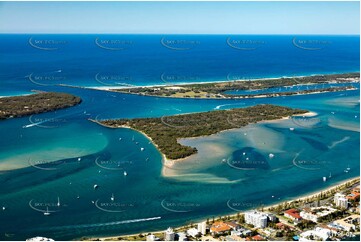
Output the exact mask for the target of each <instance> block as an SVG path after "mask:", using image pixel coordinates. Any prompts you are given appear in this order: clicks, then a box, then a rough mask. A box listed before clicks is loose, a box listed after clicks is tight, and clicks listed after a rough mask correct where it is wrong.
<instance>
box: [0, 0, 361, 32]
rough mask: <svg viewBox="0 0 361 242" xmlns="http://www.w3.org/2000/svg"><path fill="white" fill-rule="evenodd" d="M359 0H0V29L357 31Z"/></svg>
mask: <svg viewBox="0 0 361 242" xmlns="http://www.w3.org/2000/svg"><path fill="white" fill-rule="evenodd" d="M359 19H360V6H359V2H358V1H356V2H0V33H96V34H101V33H117V34H126V33H130V34H133V33H134V34H335V35H349V34H351V35H353V34H358V35H359V34H360V20H359Z"/></svg>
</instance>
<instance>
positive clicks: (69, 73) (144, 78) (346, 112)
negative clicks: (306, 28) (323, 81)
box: [0, 35, 360, 240]
mask: <svg viewBox="0 0 361 242" xmlns="http://www.w3.org/2000/svg"><path fill="white" fill-rule="evenodd" d="M3 37H4V38H2V39H1V40H0V43H1V45H0V52H1V54H2V55H1V56H2V57H3V58H1V59H0V66H1V67H0V68H1V69H0V70H1V74H0V78H1V83H0V84H1V86H0V87H1V88H0V96H4V95H19V94H27V93H29V92H30V91H31V90H33V89H36V90H38V89H40V90H53V91H64V92H69V93H72V94H74V95H78V96H80V97H81V98H82V100H83V102H82V103H81V104H80V105H78V106H76V107H72V108H68V109H65V110H59V111H56V112H51V113H44V114H39V115H33V116H31V117H24V118H17V119H9V120H4V121H1V123H0V135H1V139H0V170H1V171H0V183H1V184H2V186H1V189H0V207H2V206H4V207H5V208H6V209H5V210H1V211H0V239H1V240H24V239H26V238H28V237H32V236H39V235H41V236H47V237H51V238H54V239H62V240H66V239H74V238H79V237H82V236H109V235H116V234H128V233H139V232H145V231H152V230H160V229H165V228H167V227H169V226H179V225H183V224H187V223H189V222H191V221H193V222H195V221H197V220H201V219H205V218H207V217H212V216H219V215H223V214H230V213H235V212H236V211H244V210H247V209H250V208H253V207H257V206H259V205H260V204H273V203H277V202H279V201H283V200H286V199H289V198H293V197H297V196H300V195H303V194H307V193H310V192H313V191H316V190H318V189H322V188H326V187H328V186H331V185H333V184H335V183H338V182H341V181H344V180H346V179H349V178H352V177H356V176H359V169H360V163H359V160H360V155H359V147H360V138H359V121H360V120H359V117H360V112H359V108H360V103H359V99H360V96H359V90H356V91H347V92H336V93H323V94H313V95H308V96H304V95H299V96H293V97H279V98H260V99H245V100H184V99H173V98H156V97H144V96H137V95H126V94H120V93H111V92H103V91H96V90H85V89H75V88H66V87H60V86H55V85H54V84H59V83H58V81H55V82H54V81H53V80H62V82H63V83H65V84H74V85H81V86H89V85H91V86H95V85H98V86H99V85H100V84H99V82H96V81H95V79H94V76H95V75H96V74H97V73H100V74H101V75H103V76H107V75H108V76H111V75H115V76H118V77H127V76H128V75H130V76H131V77H132V78H130V79H125V80H128V81H129V80H131V83H128V84H133V85H143V84H147V85H149V84H164V83H165V81H164V78H163V79H162V78H160V77H161V76H162V74H164V73H165V74H166V76H167V77H168V78H166V81H168V82H171V83H173V82H187V81H192V82H193V81H196V82H197V81H213V80H226V79H227V78H230V77H231V79H233V77H237V76H238V77H242V78H245V79H247V78H260V77H277V76H290V75H292V76H293V75H306V74H315V73H342V72H349V71H359V55H358V53H359V37H358V36H354V37H339V38H338V37H327V38H331V39H332V43H333V44H332V45H330V46H327V47H326V48H324V49H322V50H321V51H314V52H309V51H308V52H307V51H302V50H300V49H298V48H295V46H293V45H292V41H291V40H292V36H268V37H266V38H267V41H268V42H267V43H269V45H267V46H268V47H271V48H268V47H267V46H265V47H264V48H259V50H257V51H255V52H239V51H234V50H232V49H231V48H229V46H227V45H226V44H225V42H224V39H225V36H213V37H210V36H203V37H200V36H196V37H194V36H188V37H187V38H191V39H192V38H200V39H201V43H204V45H200V46H199V48H194V49H192V50H190V51H188V52H181V53H179V52H172V51H170V50H169V49H167V48H164V47H162V46H160V45H159V36H138V37H134V36H130V37H132V38H135V39H136V40H137V41H138V42H137V41H135V43H143V44H144V45H141V46H140V47H139V48H132V49H129V52H116V53H115V52H106V51H105V50H103V49H99V48H97V47H94V46H93V42H94V41H93V40H94V36H85V37H79V36H65V37H64V36H57V37H56V38H66V39H67V41H69V45H66V46H62V47H61V48H60V49H59V51H57V52H43V51H39V50H36V49H33V48H31V47H29V46H27V44H26V43H27V41H28V38H29V36H12V35H9V36H3ZM35 37H37V38H44V37H43V36H35ZM46 37H48V36H46ZM106 37H109V36H106ZM111 37H112V38H115V37H116V36H115V37H114V36H111ZM128 37H129V36H128ZM128 37H127V38H128ZM168 37H169V36H168ZM238 37H239V36H238ZM263 37H264V36H263ZM82 38H84V39H82ZM109 38H110V37H109ZM122 38H124V36H122ZM169 38H174V36H173V37H171V36H170V37H169ZM257 38H261V37H257ZM310 38H311V37H310ZM145 43H146V44H145ZM281 50H282V51H281ZM270 63H273V64H270ZM19 66H21V68H19ZM180 67H182V68H180ZM60 70H61V71H60ZM126 70H130V71H129V72H127V71H126ZM31 73H33V76H32V77H34V78H38V79H36V80H37V81H38V82H39V81H42V82H40V84H45V85H39V84H35V83H34V82H31V80H30V79H29V74H31ZM41 77H42V78H41ZM175 77H178V78H175ZM174 80H175V81H174ZM116 81H119V80H118V79H116ZM121 81H124V78H121ZM107 84H108V85H114V80H113V79H111V80H109V83H107ZM263 103H270V104H277V105H284V106H288V107H293V108H303V109H307V110H310V111H313V112H316V113H317V114H318V116H315V117H310V118H303V117H300V118H297V119H296V118H295V119H292V120H284V121H281V122H276V123H273V122H271V123H261V124H255V125H249V126H247V127H244V128H241V129H235V130H230V131H226V132H222V133H220V134H217V135H212V136H209V137H202V138H196V139H185V140H181V141H180V142H182V143H184V144H189V145H194V146H196V147H197V148H198V150H199V153H198V155H195V156H192V157H190V158H189V160H187V161H184V162H182V163H177V164H172V165H173V166H168V165H167V166H164V167H163V165H162V161H161V155H160V154H159V152H158V151H157V150H156V148H155V147H154V145H153V144H151V143H149V140H148V139H147V138H146V137H144V136H143V135H142V134H140V133H138V132H135V131H133V130H129V129H109V128H105V127H102V126H99V125H97V124H95V123H93V122H90V121H89V120H88V119H89V118H92V119H98V120H101V119H107V118H134V117H161V116H163V115H172V114H180V113H188V112H201V111H209V110H219V109H228V108H236V107H247V106H252V105H256V104H263ZM290 128H294V130H293V131H292V130H290ZM141 148H144V150H143V151H142V149H141ZM243 152H245V153H246V154H245V155H243ZM270 153H272V154H273V155H274V157H273V158H271V157H270V156H269V155H270ZM244 156H245V157H244ZM247 158H248V160H247ZM347 168H349V170H348V169H347ZM345 171H347V172H345ZM124 172H126V173H127V176H124ZM162 172H163V173H164V176H163V175H162ZM330 174H331V177H329V176H330ZM324 176H326V177H327V181H326V182H323V181H322V177H324ZM94 185H98V188H97V189H94ZM58 199H59V200H58ZM58 202H59V205H58ZM47 209H48V210H49V211H50V212H51V215H50V216H44V215H43V213H44V211H46V210H47Z"/></svg>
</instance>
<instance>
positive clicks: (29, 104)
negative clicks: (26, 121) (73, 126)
mask: <svg viewBox="0 0 361 242" xmlns="http://www.w3.org/2000/svg"><path fill="white" fill-rule="evenodd" d="M79 103H81V99H80V98H79V97H76V96H73V95H71V94H67V93H60V92H39V93H36V94H31V95H26V96H16V97H3V98H0V120H1V119H7V118H15V117H23V116H27V115H32V114H38V113H44V112H50V111H54V110H58V109H62V108H67V107H72V106H75V105H77V104H79Z"/></svg>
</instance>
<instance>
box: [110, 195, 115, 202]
mask: <svg viewBox="0 0 361 242" xmlns="http://www.w3.org/2000/svg"><path fill="white" fill-rule="evenodd" d="M110 200H112V201H114V194H113V193H112V196H111V198H110Z"/></svg>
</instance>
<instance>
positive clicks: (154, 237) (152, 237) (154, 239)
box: [146, 234, 160, 241]
mask: <svg viewBox="0 0 361 242" xmlns="http://www.w3.org/2000/svg"><path fill="white" fill-rule="evenodd" d="M146 240H147V241H159V240H160V239H159V238H158V237H156V236H155V235H154V234H150V235H147V237H146Z"/></svg>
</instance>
